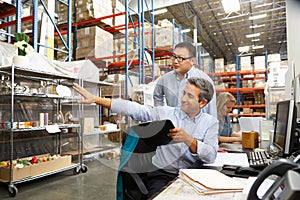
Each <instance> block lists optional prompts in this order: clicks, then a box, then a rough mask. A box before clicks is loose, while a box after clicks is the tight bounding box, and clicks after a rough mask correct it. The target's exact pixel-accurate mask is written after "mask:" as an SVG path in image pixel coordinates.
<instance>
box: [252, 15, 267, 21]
mask: <svg viewBox="0 0 300 200" xmlns="http://www.w3.org/2000/svg"><path fill="white" fill-rule="evenodd" d="M265 17H267V14H266V13H265V14H261V15H255V16H250V17H249V20H256V19H261V18H265Z"/></svg>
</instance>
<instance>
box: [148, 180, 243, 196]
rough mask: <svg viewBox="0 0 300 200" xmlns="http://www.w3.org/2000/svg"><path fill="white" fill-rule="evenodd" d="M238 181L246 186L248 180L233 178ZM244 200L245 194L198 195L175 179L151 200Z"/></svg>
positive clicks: (185, 184) (182, 182) (188, 186)
mask: <svg viewBox="0 0 300 200" xmlns="http://www.w3.org/2000/svg"><path fill="white" fill-rule="evenodd" d="M235 179H236V180H238V181H240V182H241V183H242V184H243V185H245V187H246V185H247V183H248V179H242V178H235ZM170 199H172V200H186V199H193V200H194V199H196V200H203V199H205V200H215V199H218V200H229V199H230V200H245V199H247V194H246V193H243V192H233V193H223V194H212V195H200V194H198V193H197V192H196V191H195V190H194V189H193V188H192V187H191V186H190V185H188V184H187V183H185V182H184V181H182V180H181V179H180V178H177V179H176V180H175V181H174V182H173V183H171V184H170V185H169V186H168V187H166V188H165V189H164V190H163V191H162V192H160V193H159V194H158V195H157V196H156V197H154V198H153V200H170Z"/></svg>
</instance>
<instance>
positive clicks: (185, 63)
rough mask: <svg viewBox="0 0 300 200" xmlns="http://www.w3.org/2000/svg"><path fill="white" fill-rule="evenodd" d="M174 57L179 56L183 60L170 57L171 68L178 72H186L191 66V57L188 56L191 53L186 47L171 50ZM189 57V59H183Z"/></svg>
mask: <svg viewBox="0 0 300 200" xmlns="http://www.w3.org/2000/svg"><path fill="white" fill-rule="evenodd" d="M173 54H174V55H175V56H176V57H181V58H183V60H182V61H181V62H180V61H178V59H177V58H173V59H172V66H173V70H174V71H176V72H177V73H179V74H182V75H183V74H185V73H187V72H188V71H189V70H190V69H191V67H192V66H193V60H192V59H193V58H189V57H190V56H191V55H190V54H189V52H188V50H187V49H186V48H176V49H175V50H174V52H173ZM185 58H189V59H185Z"/></svg>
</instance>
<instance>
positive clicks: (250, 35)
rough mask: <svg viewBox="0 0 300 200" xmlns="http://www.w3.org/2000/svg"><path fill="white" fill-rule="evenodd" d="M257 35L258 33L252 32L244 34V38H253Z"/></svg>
mask: <svg viewBox="0 0 300 200" xmlns="http://www.w3.org/2000/svg"><path fill="white" fill-rule="evenodd" d="M258 36H260V33H253V34H249V35H246V38H253V37H258Z"/></svg>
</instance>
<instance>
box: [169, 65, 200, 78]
mask: <svg viewBox="0 0 300 200" xmlns="http://www.w3.org/2000/svg"><path fill="white" fill-rule="evenodd" d="M194 71H195V67H194V66H192V67H191V69H190V70H189V71H188V72H187V73H185V75H184V76H185V78H186V79H188V78H189V77H192V76H193V74H194ZM173 73H174V74H175V75H176V77H177V78H178V73H177V72H175V71H173Z"/></svg>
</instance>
